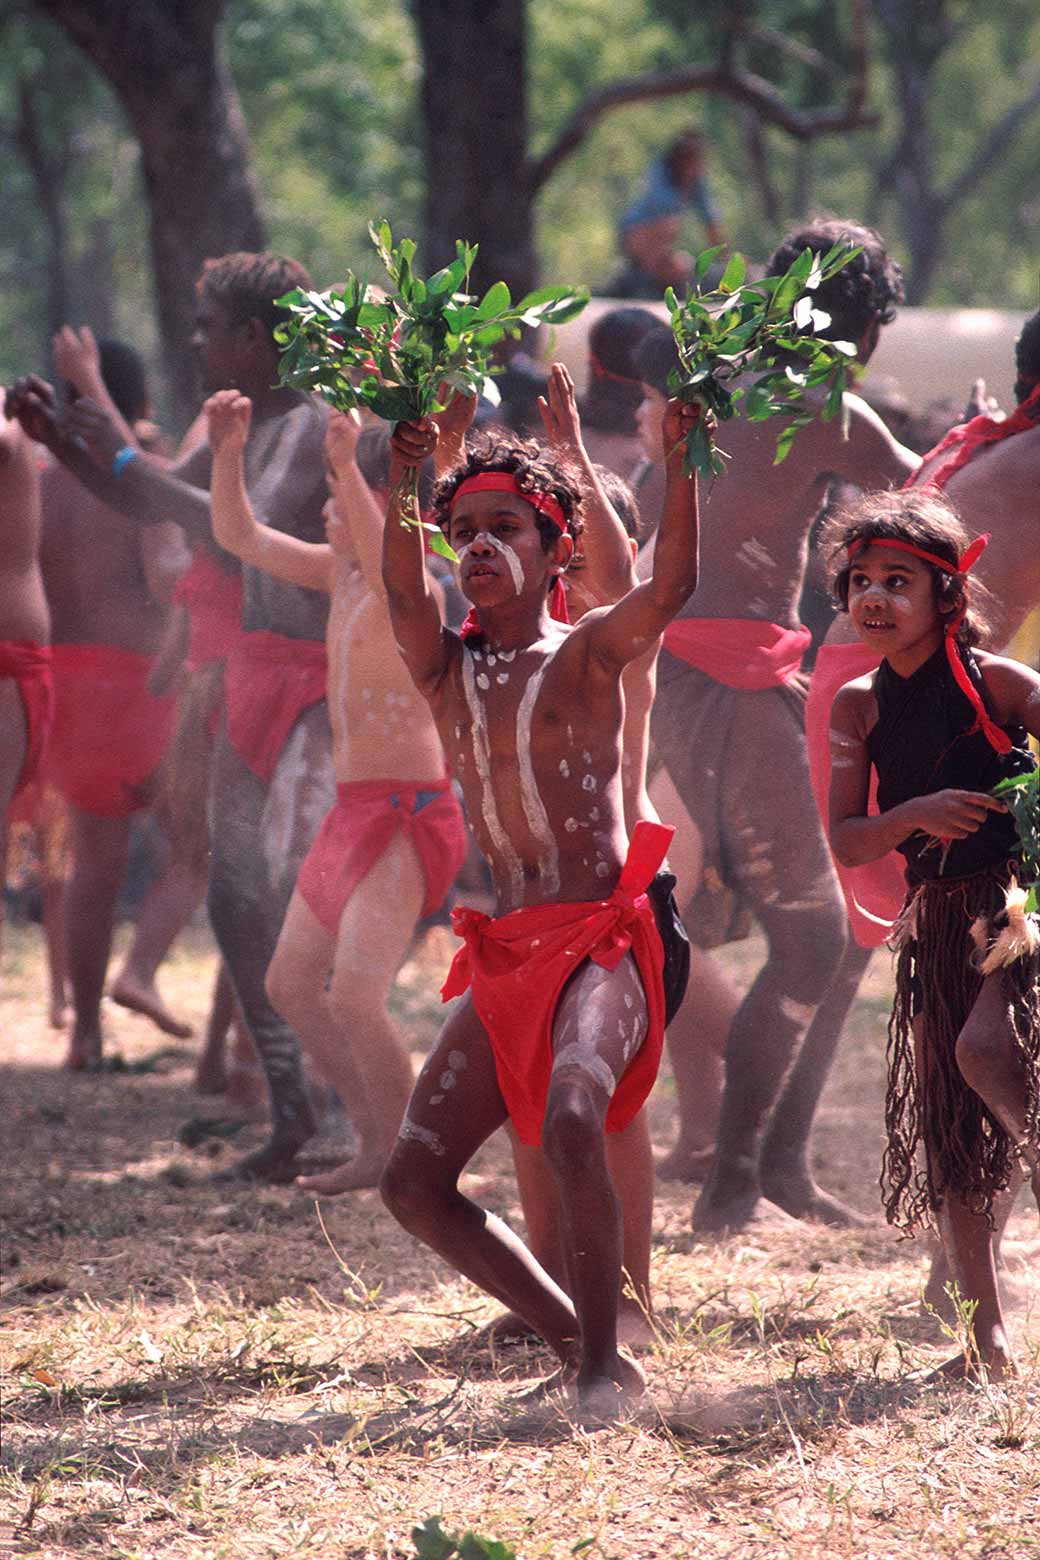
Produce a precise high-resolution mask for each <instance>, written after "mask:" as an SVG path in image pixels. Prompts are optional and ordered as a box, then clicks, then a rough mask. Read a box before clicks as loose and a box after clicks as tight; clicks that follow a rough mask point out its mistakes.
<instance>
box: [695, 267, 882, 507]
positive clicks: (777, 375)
mask: <svg viewBox="0 0 1040 1560" xmlns="http://www.w3.org/2000/svg"><path fill="white" fill-rule="evenodd" d="M859 252H860V251H859V250H858V249H854V248H851V247H850V246H848V245H842V244H835V245H834V247H833V248H832V249H830V250H828V252H827V254H825V255H822V256H821V255H815V254H814V253H813V252H812V250H811V249H805V250H803V251H802V253H801V254H800V255H799V256H798V258H797V259H796V260H795V261H794V263H793V264H792V265H791V266H789V268H788V269H787V270H786V271H785V272H784V274H783V275H782V276H764V277H762V278H761V279H760V280H758V281H753V282H745V279H744V278H745V275H746V270H747V268H746V264H745V261H744V257H743V255H740V254H734V255H731V257H730V260H729V263H728V264H727V266H726V269H725V271H724V272H723V274H722V277H721V279H720V281H719V285H718V287H717V288H716V289H715V290H714V291H713V292H706V293H705V292H701V290H700V283H701V282H702V281H703V279H704V277H705V276H706V275H707V273H708V271H709V270H710V268H711V266H712V264H713V263H714V261H715V260H716V259H717V257H718V255H719V254H720V253H721V249H720V248H714V249H706V250H704V251H703V252H702V253H701V254H700V255H698V256H697V259H696V262H695V264H694V281H693V286H692V288H691V291H690V295H689V297H687V298H685V299H683V300H682V301H681V302H680V301H679V299H678V298H677V297H676V295H675V293H674V292H673V290H672V289H671V288H669V289H668V291H667V292H666V293H665V303H666V305H667V306H668V309H669V311H670V313H671V321H672V332H673V334H674V336H675V345H676V350H677V351H678V354H679V367H678V369H676V370H673V372H672V374H671V375H670V377H669V388H670V389H671V391H672V393H673V395H678V396H681V398H682V399H683V400H684V401H697V402H699V403H700V404H701V405H702V406H704V407H706V408H707V409H708V410H709V411H710V412H712V413H714V417H715V421H716V422H717V423H722V422H727V421H728V420H729V419H730V418H731V417H735V416H737V414H738V412H739V413H742V414H743V415H744V416H745V417H747V418H748V419H749V420H750V421H751V422H764V421H765V419H766V418H768V417H776V416H785V417H786V418H787V421H786V423H785V424H784V427H783V429H782V430H781V432H780V435H779V438H778V439H777V446H776V464H777V465H779V463H780V462H781V461H782V460H784V459H785V458H786V457H787V455H788V454H789V453H790V449H791V444H792V441H793V440H794V437H795V435H796V434H797V433H798V432H799V430H800V429H802V428H805V427H807V426H808V425H809V423H811V422H812V421H813V419H814V417H815V415H816V412H815V409H814V407H812V406H810V405H808V404H807V402H806V392H807V391H808V390H815V389H817V388H820V387H824V388H825V390H826V397H825V400H824V404H823V413H822V415H823V416H824V418H826V419H830V418H833V417H836V416H838V415H839V414H841V413H843V401H842V397H843V395H844V392H845V389H846V387H847V385H848V377H849V369H850V366H851V363H852V360H853V359H854V358H855V356H856V346H855V344H854V343H853V342H850V341H825V340H823V338H822V337H821V336H820V335H818V334H817V332H819V331H823V330H826V329H827V327H828V326H829V325H830V323H831V320H830V315H829V314H827V313H825V312H824V311H823V310H822V309H818V308H816V307H814V302H813V298H812V294H813V293H814V292H815V291H816V289H817V288H818V287H819V285H820V283H821V282H824V281H827V280H828V279H829V278H830V277H832V276H834V275H835V274H836V273H837V272H838V271H840V270H841V269H842V267H843V266H845V265H847V264H848V262H849V261H850V260H851V259H853V258H854V257H855V256H856V255H857V254H859ZM751 376H756V377H754V382H753V383H751V384H748V383H746V381H747V379H748V378H749V377H751ZM737 379H741V380H743V381H745V382H743V383H741V384H735V383H734V381H735V380H737ZM727 458H728V457H727V456H726V454H725V451H723V450H721V449H719V447H718V445H717V444H716V443H715V438H714V427H713V425H712V423H711V421H710V419H705V418H703V417H702V418H698V420H697V421H696V423H694V425H693V427H692V429H691V430H690V433H689V434H688V436H687V440H686V469H687V471H697V472H699V473H700V475H701V476H702V477H705V478H710V477H713V476H718V475H719V474H720V473H721V472H723V471H724V470H725V469H726V468H725V463H726V459H727Z"/></svg>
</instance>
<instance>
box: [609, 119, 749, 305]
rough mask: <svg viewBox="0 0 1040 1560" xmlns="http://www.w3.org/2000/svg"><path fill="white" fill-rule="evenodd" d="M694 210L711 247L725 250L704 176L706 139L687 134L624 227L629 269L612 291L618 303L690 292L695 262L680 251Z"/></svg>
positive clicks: (654, 166)
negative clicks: (688, 216) (676, 291)
mask: <svg viewBox="0 0 1040 1560" xmlns="http://www.w3.org/2000/svg"><path fill="white" fill-rule="evenodd" d="M688 207H692V208H693V209H694V210H695V211H696V212H697V214H698V216H700V218H701V220H702V221H703V223H704V226H705V229H706V231H707V237H708V243H709V244H725V242H726V229H725V225H724V223H723V221H722V214H721V212H720V211H719V208H718V206H717V205H716V204H715V201H714V200H713V198H712V195H711V192H710V190H709V188H708V181H707V178H706V177H705V173H704V137H703V136H702V135H701V133H700V131H699V130H692V129H691V130H684V131H683V132H682V134H681V135H679V136H677V137H676V139H675V140H674V141H673V142H672V144H671V146H669V147H668V150H667V151H666V152H664V153H663V154H662V155H661V156H660V157H655V159H654V161H653V162H652V163H651V164H650V167H649V169H648V170H647V174H646V179H645V181H644V183H643V188H642V189H641V190H640V192H639V194H638V195H637V197H636V199H635V200H634V201H633V202H632V204H631V205H630V206H629V208H628V210H627V211H626V212H625V213H624V214H623V216H622V218H621V221H620V223H619V224H618V243H619V247H620V249H621V252H622V254H623V255H624V256H625V260H626V262H627V264H626V265H625V268H624V269H623V270H622V272H621V273H620V275H619V276H618V277H617V279H616V280H615V282H614V283H613V285H612V287H611V292H612V293H613V294H614V296H615V297H618V298H660V296H661V294H662V293H663V292H664V290H665V288H666V287H675V288H676V289H684V288H686V287H688V286H689V284H690V280H691V277H692V274H693V259H692V256H691V255H689V254H687V253H686V251H685V250H683V249H680V248H679V238H680V235H681V232H682V223H683V216H684V213H685V211H686V209H687V208H688Z"/></svg>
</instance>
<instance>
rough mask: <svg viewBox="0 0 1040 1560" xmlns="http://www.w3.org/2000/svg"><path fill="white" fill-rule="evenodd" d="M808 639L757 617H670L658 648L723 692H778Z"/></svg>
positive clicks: (807, 635)
mask: <svg viewBox="0 0 1040 1560" xmlns="http://www.w3.org/2000/svg"><path fill="white" fill-rule="evenodd" d="M811 639H812V635H811V634H810V633H809V630H808V629H807V628H781V627H780V626H779V624H777V623H767V622H766V621H765V620H764V619H763V618H676V620H675V621H674V622H673V623H669V625H668V627H667V628H666V629H665V631H664V647H665V649H666V650H668V651H670V652H671V654H672V655H674V656H675V657H676V658H677V659H678V660H680V661H685V662H686V664H687V666H695V667H696V668H697V670H698V671H700V672H705V673H706V674H707V676H709V677H713V678H714V679H715V681H716V682H720V683H723V684H724V685H725V686H726V687H727V688H743V689H746V690H754V689H762V688H780V687H782V686H783V685H784V683H788V682H790V681H791V678H792V677H794V676H795V674H796V673H797V671H798V668H799V667H800V666H801V664H802V657H803V655H804V654H805V652H806V650H807V649H808V648H809V644H810V641H811Z"/></svg>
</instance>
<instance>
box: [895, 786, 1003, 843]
mask: <svg viewBox="0 0 1040 1560" xmlns="http://www.w3.org/2000/svg"><path fill="white" fill-rule="evenodd" d="M912 805H913V821H914V826H915V827H916V828H918V829H921V830H922V831H923V832H924V833H925V834H932V835H934V836H935V837H936V838H937V839H943V840H966V839H967V838H968V836H969V835H970V834H974V833H975V831H976V829H979V828H981V827H982V825H983V823H985V821H986V814H987V813H991V812H997V813H1004V812H1007V808H1006V806H1005V805H1004V803H1003V802H1000V801H998V800H997V798H996V797H995V796H988V795H987V794H986V792H985V791H956V790H953V789H950V790H946V791H933V792H932V793H931V795H929V796H918V797H916V798H915V799H914V802H913V804H912Z"/></svg>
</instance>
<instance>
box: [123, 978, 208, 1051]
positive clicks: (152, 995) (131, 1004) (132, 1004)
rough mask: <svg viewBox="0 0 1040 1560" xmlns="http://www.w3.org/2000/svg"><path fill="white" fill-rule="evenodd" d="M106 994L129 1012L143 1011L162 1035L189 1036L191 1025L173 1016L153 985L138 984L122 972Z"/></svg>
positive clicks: (187, 1037) (186, 1037)
mask: <svg viewBox="0 0 1040 1560" xmlns="http://www.w3.org/2000/svg"><path fill="white" fill-rule="evenodd" d="M108 994H109V996H110V997H111V999H112V1001H113V1002H115V1003H117V1004H118V1006H119V1007H125V1008H129V1010H130V1012H131V1013H143V1015H144V1017H145V1018H150V1019H151V1021H152V1023H153V1024H155V1025H156V1027H157V1028H158V1029H161V1030H162V1032H163V1034H164V1035H172V1036H173V1038H174V1039H175V1040H188V1039H190V1038H191V1035H192V1034H193V1030H192V1027H191V1025H190V1024H184V1023H182V1022H181V1021H180V1019H177V1018H174V1016H173V1014H172V1013H171V1012H170V1010H169V1008H168V1007H167V1006H166V1004H165V1002H164V1001H163V999H162V997H160V995H159V993H158V991H157V990H156V988H155V987H154V986H140V985H138V984H137V982H136V981H134V980H131V978H130V976H129V975H125V974H124V975H120V977H119V979H118V980H117V981H116V982H115V983H114V985H113V986H112V988H111V990H110V991H109V993H108Z"/></svg>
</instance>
